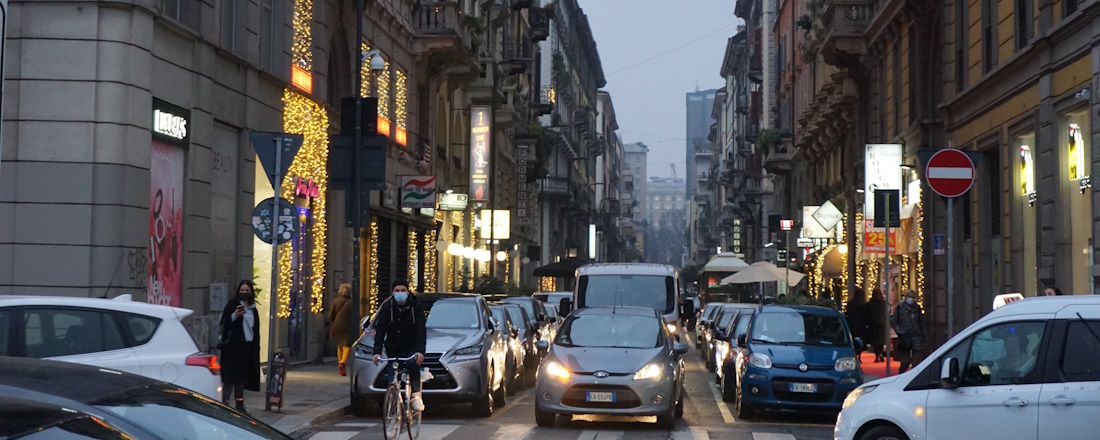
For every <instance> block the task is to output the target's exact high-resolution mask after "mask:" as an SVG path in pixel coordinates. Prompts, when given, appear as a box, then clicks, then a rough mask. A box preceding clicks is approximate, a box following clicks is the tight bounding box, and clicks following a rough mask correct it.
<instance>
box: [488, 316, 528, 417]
mask: <svg viewBox="0 0 1100 440" xmlns="http://www.w3.org/2000/svg"><path fill="white" fill-rule="evenodd" d="M489 308H490V309H492V311H493V318H494V319H496V320H497V330H498V331H500V332H501V333H503V334H505V335H507V339H506V342H507V343H508V352H507V360H506V361H505V362H506V365H507V368H506V373H505V376H504V377H505V380H507V381H508V386H507V388H508V393H507V394H508V395H509V396H512V395H515V394H516V391H519V390H520V389H522V388H523V387H524V383H523V380H524V377H523V372H524V365H523V361H524V358H526V357H527V350H526V349H525V348H524V347H523V340H522V339H520V335H519V328H517V327H516V323H514V322H513V321H512V316H511V315H510V314H509V313H508V310H507V309H505V308H504V306H502V305H491V306H489Z"/></svg>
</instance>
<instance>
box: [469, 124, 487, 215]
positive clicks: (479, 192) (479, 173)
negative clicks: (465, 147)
mask: <svg viewBox="0 0 1100 440" xmlns="http://www.w3.org/2000/svg"><path fill="white" fill-rule="evenodd" d="M489 111H490V108H489V106H487V105H475V106H473V107H472V108H471V109H470V200H471V201H474V202H486V201H489V158H490V157H492V156H490V152H491V148H492V145H491V142H490V141H489V133H491V131H490V130H491V129H492V124H491V123H490V121H489V115H490V112H489Z"/></svg>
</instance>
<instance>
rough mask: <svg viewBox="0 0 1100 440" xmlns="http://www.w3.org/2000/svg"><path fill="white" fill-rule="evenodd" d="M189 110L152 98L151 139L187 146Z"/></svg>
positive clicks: (189, 120) (189, 137)
mask: <svg viewBox="0 0 1100 440" xmlns="http://www.w3.org/2000/svg"><path fill="white" fill-rule="evenodd" d="M190 123H191V112H190V111H188V110H186V109H184V108H183V107H179V106H176V105H172V104H169V103H167V102H165V101H161V100H159V99H157V98H153V139H155V140H158V141H161V142H166V143H169V144H172V145H181V146H187V144H188V143H189V142H190V141H191V131H190Z"/></svg>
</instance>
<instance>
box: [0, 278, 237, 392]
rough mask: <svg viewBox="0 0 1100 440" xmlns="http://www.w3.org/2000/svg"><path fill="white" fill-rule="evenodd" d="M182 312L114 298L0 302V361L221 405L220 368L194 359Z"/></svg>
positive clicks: (205, 358)
mask: <svg viewBox="0 0 1100 440" xmlns="http://www.w3.org/2000/svg"><path fill="white" fill-rule="evenodd" d="M192 313H193V312H192V311H191V310H188V309H181V308H176V307H167V306H158V305H153V304H146V303H141V302H135V301H131V298H130V295H122V296H119V297H118V298H115V299H97V298H72V297H51V296H0V356H15V357H31V358H39V359H55V360H60V361H66V362H74V363H79V364H87V365H93V366H97V367H104V368H111V369H115V370H122V371H126V372H130V373H134V374H140V375H142V376H146V377H149V378H153V379H157V380H162V381H165V382H169V383H171V384H174V385H177V386H180V387H183V388H187V389H190V390H192V391H196V392H198V393H200V394H203V395H205V396H207V397H209V398H211V399H214V400H218V401H220V400H221V377H220V373H221V365H220V364H218V359H217V357H216V356H214V355H212V354H208V353H202V352H199V348H198V345H197V344H195V340H194V339H192V337H191V333H189V332H188V331H187V328H186V327H184V325H183V322H182V320H183V319H184V318H186V317H188V316H190V315H191V314H192Z"/></svg>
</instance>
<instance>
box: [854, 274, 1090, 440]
mask: <svg viewBox="0 0 1100 440" xmlns="http://www.w3.org/2000/svg"><path fill="white" fill-rule="evenodd" d="M1098 407H1100V296H1073V295H1069V296H1057V297H1037V298H1027V299H1023V300H1019V301H1014V302H1012V303H1009V304H1007V305H1005V306H1004V307H1001V308H999V309H997V310H995V311H993V312H991V313H990V314H988V315H986V316H985V317H983V318H981V319H979V320H978V322H975V323H974V324H972V325H971V326H969V327H967V328H966V329H965V330H963V331H962V332H960V333H959V334H958V335H956V336H955V337H954V338H951V340H950V341H948V342H947V343H946V344H944V345H943V346H941V347H940V348H939V349H937V350H936V351H934V352H933V353H932V354H931V355H929V356H928V357H927V358H926V359H925V360H924V361H923V362H921V363H920V364H918V365H917V366H916V367H914V368H913V369H912V370H910V371H907V372H905V373H904V374H900V375H898V376H894V377H888V378H885V379H881V380H876V381H874V382H869V383H867V384H865V385H863V386H862V387H860V388H858V389H856V390H855V391H853V392H852V393H850V394H849V395H848V397H847V399H845V401H844V409H843V411H841V413H840V416H839V417H837V422H836V428H835V430H834V437H835V438H836V439H837V440H886V439H895V440H906V439H909V440H917V439H920V440H925V439H927V440H939V439H996V440H1025V439H1026V440H1037V439H1043V440H1046V439H1084V438H1096V415H1097V408H1098Z"/></svg>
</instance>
